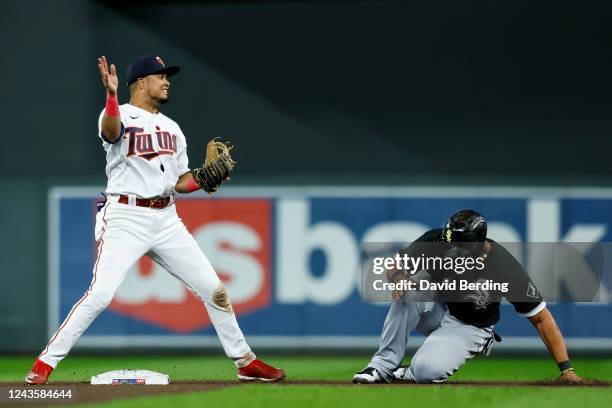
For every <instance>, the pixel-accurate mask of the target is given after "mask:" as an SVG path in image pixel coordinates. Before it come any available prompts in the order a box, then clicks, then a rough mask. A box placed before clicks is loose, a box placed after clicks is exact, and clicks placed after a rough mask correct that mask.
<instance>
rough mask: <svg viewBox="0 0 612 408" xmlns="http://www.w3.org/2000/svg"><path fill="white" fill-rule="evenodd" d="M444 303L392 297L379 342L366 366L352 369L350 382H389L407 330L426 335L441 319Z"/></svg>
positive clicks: (399, 356)
mask: <svg viewBox="0 0 612 408" xmlns="http://www.w3.org/2000/svg"><path fill="white" fill-rule="evenodd" d="M444 310H445V306H444V304H442V303H439V302H407V301H403V300H401V301H394V302H393V303H391V307H390V308H389V313H387V318H386V319H385V324H384V326H383V330H382V334H381V336H380V346H379V348H378V351H377V352H376V354H374V357H372V360H371V361H370V362H369V363H368V365H367V366H366V368H364V369H363V370H361V371H359V372H357V373H355V375H354V376H353V382H354V383H361V384H371V383H381V382H389V381H390V380H391V379H392V378H393V370H395V369H397V368H398V367H399V365H400V364H401V363H402V360H403V359H404V354H405V353H406V344H407V343H408V339H409V337H410V333H411V332H412V331H413V330H414V329H418V330H419V331H420V332H421V333H423V334H425V335H427V334H429V333H430V332H431V331H433V330H435V329H436V328H437V327H438V326H439V325H440V322H441V321H442V317H443V316H444Z"/></svg>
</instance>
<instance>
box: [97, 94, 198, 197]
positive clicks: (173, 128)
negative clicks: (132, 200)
mask: <svg viewBox="0 0 612 408" xmlns="http://www.w3.org/2000/svg"><path fill="white" fill-rule="evenodd" d="M119 111H120V113H121V136H120V137H119V138H118V139H117V140H116V141H115V142H114V143H111V142H109V141H108V139H107V138H106V136H104V135H103V134H102V117H103V116H104V112H105V111H104V110H102V113H101V114H100V118H99V120H98V136H99V137H100V138H101V139H102V146H103V147H104V150H106V176H107V177H108V184H107V186H106V193H107V194H134V195H136V196H138V197H142V198H151V197H156V196H163V197H165V196H169V195H172V194H173V193H174V186H175V185H176V182H177V181H178V178H179V176H181V175H183V174H185V173H187V172H188V171H189V163H188V159H187V142H186V140H185V136H184V135H183V132H182V131H181V128H180V127H179V126H178V124H177V123H176V122H175V121H173V120H172V119H170V118H168V117H167V116H165V115H164V114H162V113H159V112H158V113H151V112H149V111H146V110H144V109H141V108H139V107H136V106H133V105H130V104H129V103H126V104H123V105H121V106H120V107H119Z"/></svg>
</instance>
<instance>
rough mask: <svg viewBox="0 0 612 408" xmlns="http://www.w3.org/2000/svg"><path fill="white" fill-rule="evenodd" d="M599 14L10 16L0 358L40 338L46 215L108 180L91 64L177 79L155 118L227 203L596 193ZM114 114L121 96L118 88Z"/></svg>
mask: <svg viewBox="0 0 612 408" xmlns="http://www.w3.org/2000/svg"><path fill="white" fill-rule="evenodd" d="M611 17H612V3H609V2H588V1H580V2H578V1H576V2H564V1H538V2H534V1H516V0H513V1H510V0H509V1H454V0H444V1H442V0H440V1H429V2H411V1H406V2H401V1H360V2H358V1H303V2H297V1H267V2H258V1H252V2H248V1H242V2H238V1H236V2H234V1H208V2H207V1H202V2H180V1H179V2H172V3H171V4H170V2H155V1H154V2H151V1H77V0H58V1H53V2H45V1H42V0H41V1H34V0H30V1H23V2H7V3H5V4H3V8H2V11H1V14H0V19H1V20H0V30H1V33H0V34H1V36H0V45H1V49H2V64H1V68H0V69H1V72H2V74H3V75H2V80H3V81H2V89H3V92H2V97H1V98H0V112H1V113H0V116H1V117H2V122H3V126H2V132H3V135H2V137H3V140H4V142H3V143H4V144H3V146H2V148H1V149H0V166H1V171H0V189H1V191H3V193H4V194H3V195H2V197H3V198H2V200H0V225H2V227H3V228H4V231H3V234H1V236H0V248H2V255H1V257H0V271H1V273H2V277H3V283H4V288H5V290H3V296H2V297H0V310H1V311H2V313H0V331H1V332H2V333H3V335H2V336H0V350H32V349H38V348H40V347H41V345H42V344H44V341H45V338H46V306H45V305H46V265H47V258H46V257H47V250H46V248H47V240H46V223H47V219H46V205H47V202H46V197H47V189H48V187H49V186H51V185H56V184H78V185H82V184H96V185H101V184H104V182H105V177H104V154H103V151H102V148H101V145H100V142H99V140H98V139H97V137H96V126H97V117H98V115H99V112H100V110H101V109H102V107H103V104H104V92H103V89H102V85H101V83H100V79H99V75H98V72H97V67H96V58H97V56H99V55H100V54H105V55H107V56H108V58H109V60H110V61H111V62H114V63H115V64H117V66H118V68H119V72H120V73H121V76H122V77H123V73H124V72H125V68H126V67H127V65H128V63H129V62H130V61H131V60H133V59H134V58H135V57H136V56H138V55H143V54H147V53H151V54H154V55H159V56H161V57H162V58H163V59H164V60H165V61H166V63H168V64H176V65H180V66H181V67H182V68H183V70H182V71H181V73H180V74H179V75H177V76H176V77H174V78H172V87H171V98H172V100H171V103H169V104H168V105H167V106H166V107H164V111H165V113H167V114H168V115H169V116H170V117H172V118H174V119H175V120H176V121H177V122H178V123H179V124H180V125H181V127H182V129H183V131H184V133H185V135H186V136H187V138H188V143H189V153H190V157H191V162H192V164H196V163H198V162H199V161H200V160H201V159H200V158H201V156H202V153H203V151H204V146H205V144H206V141H207V140H208V139H210V138H211V137H214V136H221V137H223V138H229V139H231V140H232V141H233V142H234V143H235V144H236V145H237V146H238V147H237V148H236V151H235V155H236V158H237V160H238V162H239V167H238V172H237V173H236V175H235V177H233V178H232V183H233V184H236V185H240V184H242V185H252V184H260V183H266V184H313V183H314V184H329V183H334V184H335V183H338V184H354V183H358V184H368V183H376V184H378V183H379V181H380V180H384V182H385V183H389V184H471V185H479V184H488V185H490V184H496V185H499V184H501V185H510V184H512V185H515V184H528V185H533V184H537V185H610V184H612V183H611V182H612V166H611V165H610V164H609V159H608V157H609V154H610V153H609V151H610V149H609V146H610V143H609V142H608V139H609V133H610V132H609V131H610V127H611V125H612V119H611V117H610V114H609V111H610V108H611V107H612V106H611V105H612V102H611V100H610V94H611V92H610V91H612V86H611V82H610V80H609V77H610V72H611V71H612V70H611V68H612V47H611V45H612V44H611V43H612V24H611ZM120 100H121V101H122V102H125V101H127V88H126V87H122V88H121V90H120Z"/></svg>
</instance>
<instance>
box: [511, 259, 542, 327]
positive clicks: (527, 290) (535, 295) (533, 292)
mask: <svg viewBox="0 0 612 408" xmlns="http://www.w3.org/2000/svg"><path fill="white" fill-rule="evenodd" d="M502 250H503V251H504V253H503V256H502V257H501V258H502V262H501V265H500V269H501V271H504V272H503V274H501V275H502V276H503V279H502V280H501V283H505V282H507V283H508V292H506V294H505V295H504V297H505V298H506V299H507V300H508V302H510V303H511V304H512V306H514V310H515V311H516V312H517V313H518V314H519V315H520V316H523V317H532V316H535V315H537V314H538V313H540V312H541V311H542V309H544V308H545V307H546V302H544V298H543V297H542V295H541V294H540V292H539V291H538V288H537V287H536V286H535V284H534V283H533V282H532V280H531V278H530V277H529V275H528V274H527V271H525V269H524V268H523V266H522V265H521V264H520V263H519V262H518V261H517V260H516V259H515V258H514V257H513V256H512V255H511V254H510V253H509V252H507V251H506V250H505V249H503V248H502Z"/></svg>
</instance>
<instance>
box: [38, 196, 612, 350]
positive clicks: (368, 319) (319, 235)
mask: <svg viewBox="0 0 612 408" xmlns="http://www.w3.org/2000/svg"><path fill="white" fill-rule="evenodd" d="M101 190H102V188H100V187H96V188H94V187H82V188H81V187H56V188H53V189H51V190H50V192H49V217H48V219H49V237H48V238H49V239H48V242H49V244H50V246H49V286H48V301H49V305H48V306H49V307H48V330H49V334H51V333H52V332H53V331H54V330H55V329H56V328H57V326H58V325H59V324H60V323H61V320H60V319H63V317H64V316H65V315H66V314H67V313H68V311H69V310H70V308H71V307H72V305H73V304H74V302H75V301H77V300H78V299H79V298H80V297H81V296H82V294H83V291H84V290H85V289H86V288H87V287H88V285H89V282H90V280H91V266H92V265H93V262H94V258H95V249H96V247H95V242H94V241H93V226H94V225H93V223H94V217H95V198H96V195H97V194H98V192H99V191H101ZM177 208H178V211H179V213H180V215H181V218H182V219H183V221H184V222H185V224H186V225H187V227H188V229H189V230H190V231H191V232H192V234H193V235H194V236H195V238H196V240H197V241H198V243H199V244H200V246H201V247H202V249H203V251H204V252H205V253H206V254H207V255H208V257H209V258H210V260H211V262H212V263H213V265H214V266H215V267H216V269H217V270H218V272H219V273H220V275H221V276H222V278H223V280H224V281H225V284H226V287H227V290H228V292H229V294H230V298H231V299H232V301H233V304H234V308H235V310H236V313H237V315H238V319H239V322H240V324H241V327H242V329H243V331H244V332H245V333H246V335H247V337H248V340H249V341H250V343H252V344H253V345H254V346H256V347H273V348H276V349H278V348H291V349H294V348H321V347H323V348H337V349H345V350H346V349H351V348H352V349H356V348H359V349H361V348H373V347H375V346H376V343H377V338H378V335H379V332H380V329H381V327H382V322H383V320H384V317H385V314H386V309H387V305H385V304H368V303H366V302H364V301H363V300H362V298H361V296H360V290H359V282H360V271H359V263H360V243H361V242H381V241H395V242H396V241H410V240H413V239H414V238H416V237H417V236H418V235H420V234H421V233H422V232H424V231H425V230H427V229H429V228H433V227H438V226H441V225H442V224H443V222H444V221H445V220H446V218H447V217H448V215H450V214H452V213H454V212H455V211H457V210H459V209H462V208H473V209H475V210H478V211H479V212H481V213H483V214H484V215H485V216H486V217H487V219H488V222H489V231H490V233H489V235H490V236H491V237H492V238H494V239H496V240H498V241H506V242H513V241H527V242H554V241H563V240H565V241H573V242H605V241H610V240H611V239H612V211H610V210H611V209H612V189H584V188H574V189H572V188H570V189H552V188H548V189H547V188H537V189H535V188H533V189H532V188H476V187H474V188H461V189H457V188H438V187H435V188H434V187H431V188H424V187H419V188H408V187H406V188H395V187H393V188H392V187H389V188H381V187H369V186H363V187H306V188H292V187H263V186H262V187H257V188H231V187H228V188H225V189H224V190H223V192H222V193H220V194H218V195H217V196H215V198H212V199H210V198H207V197H205V196H204V195H199V194H195V195H193V196H192V197H189V198H182V199H180V200H179V201H178V202H177ZM521 262H523V263H525V264H528V259H521ZM603 284H604V285H609V284H610V282H603ZM607 289H608V287H606V288H605V290H604V291H605V292H607ZM550 309H551V310H552V311H553V313H554V315H555V316H556V318H557V320H558V322H559V324H560V326H561V329H562V331H563V332H564V334H565V335H566V337H567V338H568V344H569V346H570V347H571V348H573V349H583V350H595V349H597V350H610V349H612V326H611V325H610V324H609V322H610V320H609V315H610V313H611V312H612V305H610V304H609V303H597V304H589V303H579V304H578V303H574V304H571V303H557V304H551V305H550ZM497 331H498V332H499V333H500V334H501V335H502V336H503V337H504V341H503V342H502V343H501V344H499V345H498V346H499V347H498V348H505V349H512V350H536V349H543V345H542V344H541V342H540V340H539V338H538V337H537V333H536V332H535V330H534V329H533V328H532V327H531V325H530V324H529V322H528V321H527V320H526V319H525V318H522V317H519V316H518V315H516V313H515V312H514V311H513V308H512V307H511V306H510V305H508V304H505V305H502V321H501V322H500V323H499V324H498V326H497ZM77 345H78V347H81V348H95V349H106V348H117V347H120V348H123V347H171V348H178V347H218V346H219V343H218V340H217V338H216V336H215V334H214V331H213V329H212V327H211V323H210V320H209V319H208V317H207V316H206V314H205V313H204V312H203V311H202V306H201V303H200V302H199V300H198V299H197V298H196V296H195V295H193V294H192V293H190V292H189V291H188V290H187V289H186V288H185V287H183V286H182V284H181V283H179V282H178V281H176V280H175V279H174V278H172V277H170V275H168V274H167V273H166V272H165V271H164V270H163V269H161V268H160V267H158V266H157V265H155V264H153V263H152V262H150V261H148V260H147V259H142V260H141V261H140V262H139V263H138V264H137V265H136V266H135V267H134V268H133V269H132V270H131V271H130V273H129V274H128V277H127V278H126V280H125V281H124V283H123V284H122V286H121V287H120V289H119V290H118V292H117V294H116V296H115V298H114V300H113V302H112V303H111V305H110V307H109V309H108V310H107V311H105V312H104V313H102V314H101V315H100V317H99V318H98V319H97V320H96V321H95V322H94V323H93V324H92V326H91V327H90V328H89V329H88V330H87V332H86V333H85V335H84V336H83V337H82V338H81V340H80V341H79V342H78V343H77Z"/></svg>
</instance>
